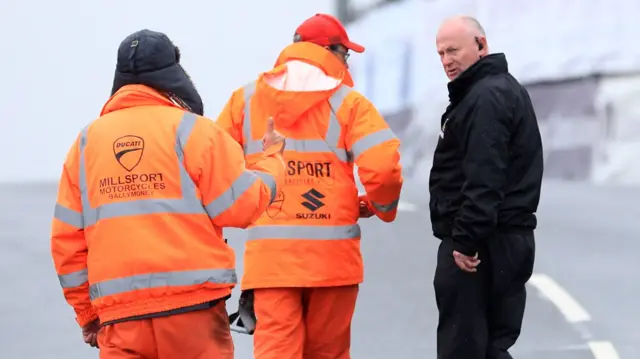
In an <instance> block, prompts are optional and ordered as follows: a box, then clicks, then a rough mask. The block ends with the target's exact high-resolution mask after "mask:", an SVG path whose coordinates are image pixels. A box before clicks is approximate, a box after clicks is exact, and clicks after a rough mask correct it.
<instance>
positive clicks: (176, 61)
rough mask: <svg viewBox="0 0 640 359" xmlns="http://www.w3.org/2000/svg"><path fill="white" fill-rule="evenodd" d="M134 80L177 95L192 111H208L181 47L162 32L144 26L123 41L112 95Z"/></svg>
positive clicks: (174, 95) (136, 82)
mask: <svg viewBox="0 0 640 359" xmlns="http://www.w3.org/2000/svg"><path fill="white" fill-rule="evenodd" d="M134 84H138V85H146V86H149V87H151V88H153V89H155V90H157V91H160V92H164V93H167V94H168V95H169V96H171V97H177V98H178V99H179V100H181V101H182V102H183V103H184V104H186V105H187V106H188V107H189V110H190V111H191V112H193V113H196V114H198V115H203V114H204V105H203V103H202V99H201V98H200V94H198V91H197V90H196V87H195V85H194V84H193V81H192V80H191V78H190V77H189V75H188V74H187V72H186V71H185V70H184V69H183V68H182V66H181V65H180V50H179V49H178V47H176V46H175V45H174V44H173V42H171V40H170V39H169V37H167V35H165V34H163V33H161V32H156V31H151V30H147V29H144V30H140V31H137V32H134V33H133V34H131V35H129V36H127V38H125V39H124V40H123V41H122V43H121V44H120V47H119V48H118V62H117V64H116V71H115V76H114V78H113V88H112V89H111V95H113V94H115V93H116V92H117V91H118V90H119V89H120V88H121V87H123V86H125V85H134Z"/></svg>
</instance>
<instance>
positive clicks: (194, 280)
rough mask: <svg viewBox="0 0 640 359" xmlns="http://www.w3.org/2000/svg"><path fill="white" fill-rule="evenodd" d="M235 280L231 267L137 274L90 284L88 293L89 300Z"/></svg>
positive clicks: (227, 282)
mask: <svg viewBox="0 0 640 359" xmlns="http://www.w3.org/2000/svg"><path fill="white" fill-rule="evenodd" d="M237 280H238V278H237V277H236V271H235V270H233V269H202V270H192V271H179V272H160V273H149V274H139V275H133V276H130V277H124V278H117V279H111V280H107V281H104V282H100V283H95V284H92V285H91V286H90V287H89V295H90V297H91V300H95V299H98V298H101V297H106V296H109V295H116V294H121V293H126V292H131V291H134V290H140V289H151V288H160V287H182V286H190V285H194V284H203V283H214V284H233V283H236V282H237Z"/></svg>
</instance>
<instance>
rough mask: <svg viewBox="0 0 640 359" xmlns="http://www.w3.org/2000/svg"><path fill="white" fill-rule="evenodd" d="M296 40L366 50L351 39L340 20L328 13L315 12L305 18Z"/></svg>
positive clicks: (357, 50)
mask: <svg viewBox="0 0 640 359" xmlns="http://www.w3.org/2000/svg"><path fill="white" fill-rule="evenodd" d="M294 41H307V42H312V43H314V44H316V45H320V46H330V45H342V46H344V47H346V48H347V49H349V50H352V51H355V52H364V46H362V45H359V44H356V43H355V42H353V41H351V40H349V36H348V35H347V30H346V29H345V28H344V26H343V25H342V24H341V23H340V21H339V20H338V19H336V18H335V17H333V16H331V15H328V14H315V15H314V16H312V17H310V18H308V19H307V20H305V21H304V22H303V23H302V24H300V26H298V28H297V29H296V33H295V35H294Z"/></svg>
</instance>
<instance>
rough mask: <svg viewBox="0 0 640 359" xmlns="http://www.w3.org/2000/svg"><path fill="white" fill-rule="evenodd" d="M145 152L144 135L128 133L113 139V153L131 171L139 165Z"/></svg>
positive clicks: (121, 164)
mask: <svg viewBox="0 0 640 359" xmlns="http://www.w3.org/2000/svg"><path fill="white" fill-rule="evenodd" d="M143 153H144V139H142V137H138V136H133V135H127V136H122V137H120V138H118V139H117V140H115V141H113V154H114V155H115V156H116V161H118V163H119V164H120V166H122V168H124V169H125V170H127V171H129V172H131V171H133V169H134V168H136V166H138V164H139V163H140V160H141V159H142V154H143Z"/></svg>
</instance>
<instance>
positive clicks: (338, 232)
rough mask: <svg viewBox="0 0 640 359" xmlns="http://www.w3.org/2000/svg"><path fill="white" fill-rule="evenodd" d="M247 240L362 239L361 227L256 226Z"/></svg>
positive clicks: (252, 228)
mask: <svg viewBox="0 0 640 359" xmlns="http://www.w3.org/2000/svg"><path fill="white" fill-rule="evenodd" d="M248 232H249V236H248V238H247V240H258V239H299V240H339V239H352V238H359V237H360V226H359V225H358V224H357V223H356V224H350V225H346V226H278V225H271V226H255V227H251V228H249V231H248Z"/></svg>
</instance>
